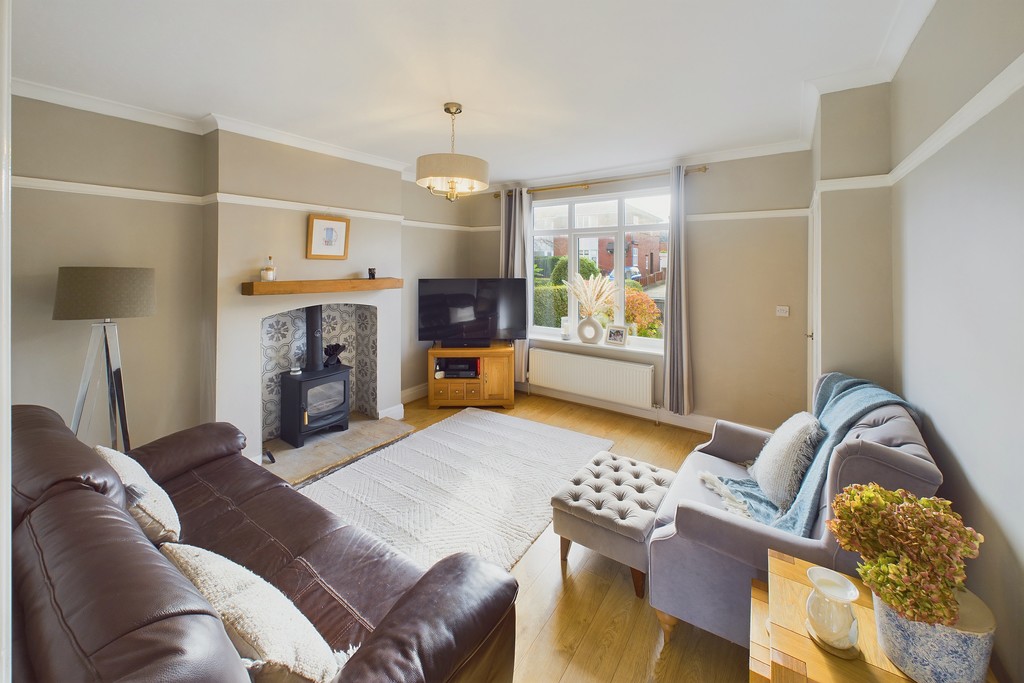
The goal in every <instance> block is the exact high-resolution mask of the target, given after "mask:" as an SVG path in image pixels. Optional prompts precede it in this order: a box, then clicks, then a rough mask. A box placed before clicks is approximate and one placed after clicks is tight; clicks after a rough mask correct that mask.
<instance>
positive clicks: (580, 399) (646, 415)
mask: <svg viewBox="0 0 1024 683" xmlns="http://www.w3.org/2000/svg"><path fill="white" fill-rule="evenodd" d="M516 389H517V390H519V391H526V392H529V393H532V394H540V395H541V396H550V397H551V398H558V399H562V400H563V401H571V402H573V403H581V404H583V405H586V406H593V407H595V408H604V409H605V410H611V411H612V412H616V413H622V414H624V415H633V416H634V417H640V418H643V419H645V420H651V421H654V422H664V423H665V424H670V425H674V426H676V427H683V428H684V429H692V430H694V431H698V432H706V433H708V434H710V433H711V430H712V429H713V428H714V426H715V422H716V419H715V418H713V417H706V416H704V415H676V414H674V413H670V412H668V411H667V410H664V409H661V408H655V409H653V410H644V409H643V408H632V407H630V406H624V405H621V404H619V403H614V402H612V401H602V400H600V399H594V398H588V397H586V396H578V395H576V394H570V393H569V392H567V391H558V390H557V389H548V388H546V387H536V386H532V385H530V384H523V383H519V382H517V383H516Z"/></svg>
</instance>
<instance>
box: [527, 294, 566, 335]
mask: <svg viewBox="0 0 1024 683" xmlns="http://www.w3.org/2000/svg"><path fill="white" fill-rule="evenodd" d="M568 314H569V294H568V290H567V289H566V287H565V285H541V286H536V285H535V286H534V288H533V324H534V325H540V326H541V327H561V326H562V316H563V315H568Z"/></svg>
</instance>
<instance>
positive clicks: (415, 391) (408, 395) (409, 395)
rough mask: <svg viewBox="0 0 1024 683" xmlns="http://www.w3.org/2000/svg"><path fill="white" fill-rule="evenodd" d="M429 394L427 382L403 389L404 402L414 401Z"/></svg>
mask: <svg viewBox="0 0 1024 683" xmlns="http://www.w3.org/2000/svg"><path fill="white" fill-rule="evenodd" d="M426 395H427V383H426V382H424V383H423V384H417V385H416V386H414V387H409V388H408V389H402V403H412V402H413V401H415V400H416V399H419V398H423V397H424V396H426Z"/></svg>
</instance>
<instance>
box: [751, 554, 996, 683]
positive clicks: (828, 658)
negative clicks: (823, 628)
mask: <svg viewBox="0 0 1024 683" xmlns="http://www.w3.org/2000/svg"><path fill="white" fill-rule="evenodd" d="M811 566H813V565H812V564H811V563H809V562H805V561H803V560H799V559H796V558H794V557H791V556H790V555H786V554H785V553H780V552H777V551H774V550H769V551H768V584H767V585H765V584H764V582H762V581H754V582H753V584H752V585H751V589H750V681H751V683H753V682H755V681H756V682H757V683H764V682H765V681H773V682H774V683H779V682H780V681H781V682H782V683H790V682H793V683H795V682H797V681H799V682H801V683H831V682H832V681H876V682H878V683H888V682H890V681H892V682H896V681H909V680H910V679H909V678H907V677H906V676H905V675H904V674H903V672H902V671H900V670H899V669H897V668H896V667H895V665H893V663H892V662H890V661H889V658H888V657H886V656H885V655H884V654H882V651H881V648H880V647H879V645H878V639H877V638H876V636H875V613H874V609H873V608H872V605H871V591H870V590H869V589H868V588H866V587H865V586H864V584H863V583H861V581H860V580H859V579H857V578H856V577H852V576H851V577H848V578H849V579H850V580H851V581H853V584H854V585H855V586H857V589H858V590H859V591H860V597H859V598H857V600H856V601H854V603H853V611H854V613H855V614H856V615H857V622H858V626H859V628H860V637H859V638H858V640H857V646H858V647H859V648H860V652H861V654H860V656H859V657H858V658H857V659H840V658H839V657H835V656H833V655H830V654H828V653H827V652H825V651H824V650H822V649H821V648H819V647H818V646H817V645H815V644H814V641H812V640H811V637H810V636H809V635H807V630H806V629H805V628H804V620H805V619H806V613H805V611H806V608H805V605H806V603H807V596H808V595H810V593H811V582H810V580H808V578H807V568H808V567H811ZM988 680H989V681H991V682H992V683H995V681H996V678H995V676H993V675H992V672H991V671H989V673H988Z"/></svg>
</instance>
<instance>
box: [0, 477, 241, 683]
mask: <svg viewBox="0 0 1024 683" xmlns="http://www.w3.org/2000/svg"><path fill="white" fill-rule="evenodd" d="M11 555H12V558H11V565H12V578H13V584H14V590H13V593H14V598H15V600H16V602H17V603H18V605H19V607H20V609H21V613H22V624H23V627H24V636H25V642H26V643H27V645H28V648H29V653H28V654H29V659H30V661H31V665H32V668H33V670H34V671H33V673H34V677H35V678H37V679H38V680H40V681H82V680H90V681H91V680H103V681H113V680H134V681H143V680H149V681H158V680H165V681H170V680H209V681H213V680H216V681H238V682H239V683H241V682H243V681H247V680H248V677H247V675H246V672H245V669H244V668H243V667H242V665H241V663H240V661H239V659H238V656H237V654H236V652H235V648H234V647H233V646H232V645H231V642H230V641H229V640H228V637H227V634H226V633H225V632H224V627H223V626H222V625H221V622H220V618H219V617H218V615H217V612H216V611H215V610H214V609H213V607H211V606H210V603H209V602H207V601H206V600H205V599H204V598H203V597H202V595H200V594H199V592H198V591H197V590H196V589H195V588H194V587H193V586H192V584H191V583H189V581H188V580H187V579H186V578H185V577H184V576H182V574H181V572H179V571H178V570H177V569H176V568H175V567H174V566H173V565H172V564H171V563H170V562H168V561H167V559H166V558H164V557H163V556H162V555H161V554H160V552H159V551H158V550H157V549H156V548H155V547H154V546H153V544H152V543H151V542H150V541H149V539H147V538H146V536H145V535H144V534H143V533H142V530H141V529H140V528H139V525H138V524H137V523H136V522H135V520H133V519H132V518H131V516H129V515H128V513H127V512H126V511H125V510H124V508H123V507H122V506H120V505H118V504H117V503H115V502H114V501H112V500H110V499H109V498H107V497H105V496H103V495H101V494H98V493H97V492H95V491H92V490H89V489H79V490H73V491H65V492H63V493H61V494H60V495H56V496H52V497H48V498H47V499H45V500H44V501H42V502H40V504H39V505H37V506H36V507H35V508H34V509H33V510H32V511H31V512H30V513H29V514H28V515H27V516H26V517H25V519H24V521H23V522H22V524H21V525H20V526H19V527H18V528H17V529H15V531H14V534H13V537H12V542H11ZM31 678H32V677H30V676H26V677H25V678H24V679H22V678H19V679H18V680H31Z"/></svg>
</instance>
